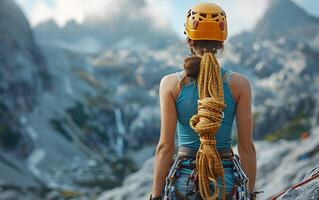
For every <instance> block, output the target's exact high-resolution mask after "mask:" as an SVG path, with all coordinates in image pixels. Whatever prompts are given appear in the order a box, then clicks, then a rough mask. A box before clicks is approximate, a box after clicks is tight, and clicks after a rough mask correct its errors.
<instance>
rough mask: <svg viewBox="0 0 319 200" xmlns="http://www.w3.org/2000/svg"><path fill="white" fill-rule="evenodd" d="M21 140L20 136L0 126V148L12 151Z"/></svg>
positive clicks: (4, 126)
mask: <svg viewBox="0 0 319 200" xmlns="http://www.w3.org/2000/svg"><path fill="white" fill-rule="evenodd" d="M20 139H21V135H20V134H19V133H17V132H14V131H12V130H11V129H10V127H9V126H8V125H6V124H0V147H1V148H4V149H14V148H15V147H16V146H17V145H18V144H19V141H20Z"/></svg>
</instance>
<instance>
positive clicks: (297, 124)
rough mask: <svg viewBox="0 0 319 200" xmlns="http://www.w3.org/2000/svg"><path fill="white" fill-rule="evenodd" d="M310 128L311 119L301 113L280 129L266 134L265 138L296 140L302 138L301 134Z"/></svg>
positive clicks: (269, 139)
mask: <svg viewBox="0 0 319 200" xmlns="http://www.w3.org/2000/svg"><path fill="white" fill-rule="evenodd" d="M309 128H310V122H309V119H307V118H306V116H305V114H304V113H300V114H298V115H296V116H295V117H294V118H293V119H292V120H291V121H290V122H288V123H286V124H285V125H284V126H283V127H282V128H280V129H279V130H277V131H275V132H274V133H272V134H269V135H267V136H265V139H266V140H268V141H276V140H279V139H287V140H294V139H298V138H300V136H301V134H302V133H303V132H306V131H308V130H309Z"/></svg>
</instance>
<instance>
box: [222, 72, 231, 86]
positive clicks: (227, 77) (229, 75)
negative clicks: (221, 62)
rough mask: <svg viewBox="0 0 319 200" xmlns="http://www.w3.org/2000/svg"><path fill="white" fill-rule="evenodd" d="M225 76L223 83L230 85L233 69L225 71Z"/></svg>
mask: <svg viewBox="0 0 319 200" xmlns="http://www.w3.org/2000/svg"><path fill="white" fill-rule="evenodd" d="M222 74H223V75H222V76H223V82H225V83H228V82H229V80H230V77H231V75H232V74H233V71H232V70H231V69H224V73H222Z"/></svg>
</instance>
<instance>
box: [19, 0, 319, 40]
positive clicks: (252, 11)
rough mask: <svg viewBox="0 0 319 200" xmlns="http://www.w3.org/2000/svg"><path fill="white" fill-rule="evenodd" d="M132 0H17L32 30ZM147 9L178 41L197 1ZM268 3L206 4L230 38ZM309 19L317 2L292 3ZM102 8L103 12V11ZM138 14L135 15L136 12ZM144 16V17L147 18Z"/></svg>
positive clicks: (171, 0)
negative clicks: (223, 18) (218, 12)
mask: <svg viewBox="0 0 319 200" xmlns="http://www.w3.org/2000/svg"><path fill="white" fill-rule="evenodd" d="M119 1H122V2H125V1H134V0H117V1H114V0H16V2H17V3H18V4H19V5H20V6H21V7H22V9H23V11H24V12H25V13H26V15H27V17H28V18H29V21H30V22H31V24H32V25H33V26H35V25H37V24H38V23H40V22H43V21H46V20H48V19H49V18H54V20H55V21H57V23H58V24H59V25H61V26H63V24H64V23H65V22H66V21H68V20H71V19H75V20H76V21H78V22H81V21H82V20H83V19H84V18H85V16H86V15H90V14H96V13H99V14H100V15H102V14H101V13H105V10H106V9H105V8H111V9H109V10H108V13H109V12H112V13H113V14H114V13H116V12H117V11H118V12H120V11H121V8H117V7H116V4H117V2H119ZM145 1H147V2H148V4H149V6H148V8H147V10H148V11H147V12H148V14H149V15H152V17H153V18H155V19H156V20H157V22H156V23H158V24H162V25H163V24H166V25H169V26H171V27H172V28H173V30H174V31H175V32H176V33H177V34H178V35H179V36H181V37H183V24H184V19H185V13H186V12H187V11H188V10H189V8H191V7H192V6H193V5H195V4H197V3H198V2H204V1H198V0H160V1H159V0H145ZM268 1H269V0H241V1H231V0H206V2H215V3H217V4H219V5H220V6H221V7H223V9H224V10H225V11H226V13H227V16H228V25H229V33H230V35H235V34H237V33H239V32H242V31H244V30H249V29H251V28H253V27H254V25H255V23H256V22H257V21H258V19H259V18H260V17H261V16H262V15H263V13H264V11H265V9H266V8H267V2H268ZM294 1H295V2H296V3H298V4H299V5H300V6H301V7H303V8H304V9H306V11H307V12H309V13H311V14H312V15H315V16H319V9H318V8H319V1H318V0H294ZM102 8H103V10H102ZM137 13H138V12H137ZM149 15H147V16H149Z"/></svg>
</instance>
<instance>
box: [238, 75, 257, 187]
mask: <svg viewBox="0 0 319 200" xmlns="http://www.w3.org/2000/svg"><path fill="white" fill-rule="evenodd" d="M235 79H237V80H235V81H236V86H237V88H239V90H238V91H239V95H238V96H239V97H238V101H237V109H236V122H237V130H238V153H239V157H240V159H241V165H242V168H243V170H244V172H245V173H246V175H247V177H248V178H249V181H248V188H249V191H250V192H253V191H254V188H255V181H256V168H257V166H256V150H255V145H254V143H253V136H252V134H253V119H252V111H251V98H252V92H251V86H250V83H249V81H248V79H247V78H246V77H244V76H242V75H240V76H237V78H235Z"/></svg>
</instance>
